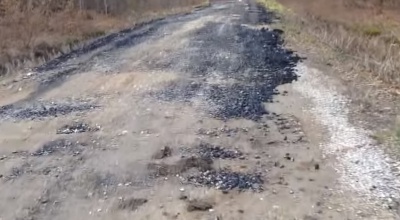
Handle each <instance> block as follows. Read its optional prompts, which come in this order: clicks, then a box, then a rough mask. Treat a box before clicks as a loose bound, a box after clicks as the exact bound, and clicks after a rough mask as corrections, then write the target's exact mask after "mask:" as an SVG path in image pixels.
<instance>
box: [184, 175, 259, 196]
mask: <svg viewBox="0 0 400 220" xmlns="http://www.w3.org/2000/svg"><path fill="white" fill-rule="evenodd" d="M188 182H189V183H191V184H194V185H198V186H207V187H214V188H216V189H220V190H224V191H225V190H233V189H239V190H246V189H252V190H254V191H262V190H263V184H264V180H263V178H262V176H261V175H260V174H245V173H239V172H231V171H229V170H221V171H206V172H202V173H201V174H200V175H195V176H190V177H189V178H188Z"/></svg>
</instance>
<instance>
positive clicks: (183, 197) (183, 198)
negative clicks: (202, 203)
mask: <svg viewBox="0 0 400 220" xmlns="http://www.w3.org/2000/svg"><path fill="white" fill-rule="evenodd" d="M187 198H188V197H187V196H185V195H181V196H179V199H180V200H186V199H187Z"/></svg>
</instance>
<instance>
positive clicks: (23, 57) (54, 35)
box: [0, 0, 206, 77]
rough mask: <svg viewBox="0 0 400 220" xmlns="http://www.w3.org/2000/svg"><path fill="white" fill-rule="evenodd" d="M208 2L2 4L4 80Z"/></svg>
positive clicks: (0, 70) (46, 0) (33, 0)
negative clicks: (96, 41) (81, 46)
mask: <svg viewBox="0 0 400 220" xmlns="http://www.w3.org/2000/svg"><path fill="white" fill-rule="evenodd" d="M205 4H206V0H168V1H163V0H118V1H114V0H0V77H1V76H4V75H7V74H10V73H13V72H15V71H17V70H19V69H21V68H26V67H32V66H35V65H38V64H40V63H43V62H45V61H46V60H49V59H51V58H53V57H55V56H57V55H59V54H61V53H65V52H68V51H70V50H71V49H73V48H74V47H75V46H78V45H79V43H80V42H83V41H86V40H89V39H92V38H96V37H99V36H102V35H105V34H107V33H110V32H115V31H118V30H121V29H123V28H126V27H132V26H134V25H135V24H138V23H141V22H145V21H149V20H152V19H156V18H160V17H164V16H166V15H168V14H175V13H180V12H185V11H190V10H192V9H193V7H197V6H202V5H205Z"/></svg>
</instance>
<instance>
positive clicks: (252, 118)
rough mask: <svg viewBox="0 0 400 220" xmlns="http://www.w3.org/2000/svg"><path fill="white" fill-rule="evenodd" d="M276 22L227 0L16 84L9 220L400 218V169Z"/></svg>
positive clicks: (1, 153)
mask: <svg viewBox="0 0 400 220" xmlns="http://www.w3.org/2000/svg"><path fill="white" fill-rule="evenodd" d="M275 20H276V17H275V16H274V15H273V14H271V13H268V12H266V11H265V10H263V9H262V8H260V7H257V6H256V5H255V4H254V3H252V2H245V1H232V2H221V3H215V4H212V5H211V6H210V7H208V8H204V9H201V10H197V11H194V12H193V13H191V14H186V15H180V16H173V17H168V18H166V19H162V20H158V21H154V22H151V23H148V24H143V25H141V26H140V27H135V28H133V29H129V30H125V31H122V32H120V33H118V34H112V35H110V36H107V37H105V38H101V39H98V40H95V41H94V42H91V43H88V44H87V45H85V46H84V47H83V48H81V49H78V50H76V51H73V52H72V53H70V54H66V55H63V56H61V57H59V58H57V59H55V60H53V61H50V62H49V63H47V64H45V65H43V66H41V67H39V68H37V69H36V71H35V72H32V73H28V74H26V75H24V76H23V77H20V78H18V79H15V80H13V81H10V82H5V83H3V84H2V87H1V91H0V105H1V106H2V107H0V147H1V148H0V195H1V198H0V219H2V220H8V219H24V220H25V219H31V220H39V219H40V220H42V219H43V220H54V219H59V220H66V219H71V220H72V219H113V220H118V219H157V220H158V219H207V220H208V219H210V220H215V219H219V220H221V219H223V220H225V219H251V220H253V219H254V220H257V219H304V220H316V219H337V220H342V219H396V215H395V214H396V209H397V208H398V205H397V204H398V203H397V200H396V199H397V198H398V188H397V186H398V185H397V184H398V183H397V182H396V180H395V178H393V175H392V173H390V171H389V170H390V169H389V167H388V166H389V165H388V164H387V163H386V162H384V160H383V156H382V155H381V152H380V151H379V150H377V149H375V148H372V144H370V143H369V140H368V136H366V135H365V134H364V133H363V132H361V130H362V129H361V128H360V129H358V128H356V127H354V126H352V125H351V124H350V123H349V122H348V118H347V115H346V114H347V110H346V105H345V103H346V100H345V99H344V98H343V97H342V96H341V95H340V89H335V88H333V86H334V85H335V83H334V80H333V79H329V78H327V76H324V75H323V74H322V73H321V72H319V71H317V70H316V69H312V68H309V67H307V64H306V62H307V61H305V59H304V58H301V57H299V56H297V55H296V53H295V52H293V51H290V50H288V49H285V47H284V46H283V40H282V37H281V34H282V33H281V31H279V30H271V29H270V28H268V25H269V24H270V23H271V22H274V21H275ZM327 82H329V83H327ZM339 87H340V86H338V88H339ZM367 145H368V146H370V147H369V148H365V146H367ZM359 149H362V151H361V150H359Z"/></svg>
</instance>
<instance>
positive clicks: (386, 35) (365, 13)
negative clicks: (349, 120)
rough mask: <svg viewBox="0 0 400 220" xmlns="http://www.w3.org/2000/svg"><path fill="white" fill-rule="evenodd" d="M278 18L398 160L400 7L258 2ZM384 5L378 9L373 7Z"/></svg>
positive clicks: (343, 1)
mask: <svg viewBox="0 0 400 220" xmlns="http://www.w3.org/2000/svg"><path fill="white" fill-rule="evenodd" d="M259 1H260V3H262V4H264V5H265V6H266V7H267V8H270V9H272V10H274V11H275V12H277V13H278V14H280V15H281V22H280V23H279V24H276V25H277V26H278V27H279V28H282V29H283V30H284V31H285V38H286V40H287V42H289V44H291V45H296V46H297V47H299V48H302V49H304V50H306V51H307V53H309V54H310V56H312V57H313V59H316V60H317V61H319V63H322V64H326V65H328V66H331V67H332V68H334V69H335V72H337V73H340V74H339V75H338V76H339V77H340V78H341V79H343V80H344V82H345V83H346V84H347V85H348V87H349V89H348V90H349V91H348V92H349V95H350V96H351V98H352V101H353V103H354V104H355V107H354V108H355V110H354V111H355V112H357V115H358V116H355V117H356V118H357V117H362V119H363V121H364V120H367V121H368V122H369V124H370V126H371V129H372V130H374V131H376V135H375V137H374V138H375V139H377V140H378V141H381V142H384V143H385V144H386V145H387V146H392V147H391V148H390V149H389V151H390V152H394V153H395V154H394V155H398V156H399V158H400V148H399V146H400V123H399V122H397V123H396V120H395V119H396V117H397V115H399V112H400V105H399V104H398V103H399V99H400V97H399V95H400V62H399V61H400V13H398V12H400V2H398V1H387V0H384V1H375V2H372V1H369V0H364V1H361V0H338V1H328V0H296V1H294V0H278V1H276V0H259ZM377 2H378V3H379V2H383V3H384V4H383V5H381V6H377V5H376V4H375V3H377Z"/></svg>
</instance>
